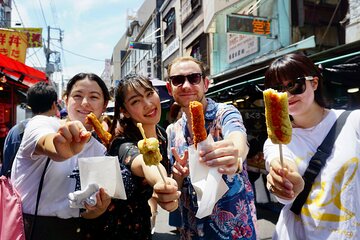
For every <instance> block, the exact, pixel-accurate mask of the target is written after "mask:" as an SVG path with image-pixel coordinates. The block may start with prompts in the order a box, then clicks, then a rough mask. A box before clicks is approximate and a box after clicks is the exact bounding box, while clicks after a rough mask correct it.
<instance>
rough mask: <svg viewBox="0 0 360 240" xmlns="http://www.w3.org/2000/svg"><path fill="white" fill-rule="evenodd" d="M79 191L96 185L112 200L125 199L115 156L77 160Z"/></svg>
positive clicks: (118, 165)
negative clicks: (90, 185)
mask: <svg viewBox="0 0 360 240" xmlns="http://www.w3.org/2000/svg"><path fill="white" fill-rule="evenodd" d="M79 171H80V182H81V189H85V188H86V187H87V186H88V185H89V184H92V183H96V184H98V185H99V187H101V188H104V189H105V191H106V193H107V194H108V195H110V196H111V197H113V198H118V199H124V200H125V199H126V193H125V187H124V182H123V179H122V175H121V171H120V164H119V161H118V157H117V156H116V157H115V156H101V157H87V158H79Z"/></svg>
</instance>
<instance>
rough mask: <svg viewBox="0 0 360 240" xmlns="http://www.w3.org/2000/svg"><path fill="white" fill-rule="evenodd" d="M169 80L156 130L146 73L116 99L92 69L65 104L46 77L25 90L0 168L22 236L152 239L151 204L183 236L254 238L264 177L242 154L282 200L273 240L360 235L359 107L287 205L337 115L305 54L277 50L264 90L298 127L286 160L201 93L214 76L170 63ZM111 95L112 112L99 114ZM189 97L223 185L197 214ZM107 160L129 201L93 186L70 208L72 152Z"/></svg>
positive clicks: (69, 90) (69, 89)
mask: <svg viewBox="0 0 360 240" xmlns="http://www.w3.org/2000/svg"><path fill="white" fill-rule="evenodd" d="M167 75H168V77H167V79H166V88H167V90H168V92H169V94H170V96H171V97H172V98H173V104H172V105H171V107H170V109H169V118H168V119H166V120H167V124H166V126H164V125H162V126H161V111H162V108H161V104H160V97H159V94H158V91H157V89H156V88H155V87H154V86H153V84H152V82H151V80H150V79H149V78H147V77H145V76H141V75H137V74H132V75H128V76H126V77H124V78H123V79H121V81H120V82H119V85H118V86H117V87H116V91H115V96H114V98H113V99H112V96H110V93H109V91H108V89H107V87H106V85H105V83H104V81H103V80H102V79H101V78H100V77H99V76H97V75H96V74H93V73H79V74H76V75H75V76H74V77H73V78H71V79H70V80H69V82H68V84H67V86H66V89H65V92H64V95H63V101H64V103H65V107H64V109H59V108H58V96H57V94H56V91H55V90H54V88H53V87H52V86H50V85H49V84H47V83H44V82H40V83H37V84H35V85H34V86H32V87H30V88H29V90H28V92H27V104H28V105H29V106H30V107H31V111H32V113H33V116H32V117H31V118H29V119H26V120H24V121H21V122H20V123H18V124H17V125H15V126H14V127H13V128H12V129H11V130H10V131H9V134H8V135H7V137H6V140H5V143H4V153H3V162H2V168H1V175H7V176H10V175H11V180H12V182H13V184H14V186H15V188H16V189H17V191H18V192H19V195H20V197H21V201H22V206H23V218H24V228H25V233H26V238H27V239H120V238H121V239H122V238H124V239H152V235H153V233H154V229H155V226H154V224H155V219H156V215H157V207H158V205H159V206H160V207H162V208H163V209H165V210H166V211H168V212H169V213H170V214H169V225H170V226H174V227H176V229H177V231H178V233H179V238H180V239H184V240H186V239H194V240H196V239H198V240H205V239H258V238H259V235H258V234H259V228H261V226H258V224H257V212H256V207H255V202H256V198H255V189H254V182H255V180H256V179H257V178H258V177H259V174H253V173H252V174H248V171H247V170H248V167H247V161H246V159H252V158H256V159H257V160H259V159H260V161H263V162H264V163H265V164H264V165H265V166H266V170H267V171H268V174H267V183H266V186H267V189H268V191H269V192H271V193H272V194H273V195H274V196H276V199H277V201H279V202H280V203H282V204H283V205H284V207H283V208H282V211H281V213H280V216H279V220H278V223H277V225H276V230H275V232H274V235H273V239H289V240H290V239H291V240H297V239H299V240H300V239H358V238H359V237H360V229H359V228H360V227H359V222H360V215H359V214H358V213H357V212H358V211H359V210H358V209H360V206H359V205H360V203H359V201H358V199H359V197H360V190H359V188H358V187H357V183H358V182H360V179H359V178H360V175H359V174H358V172H359V171H358V165H359V157H360V152H359V149H360V124H359V123H360V111H359V110H354V111H352V112H351V113H350V115H349V117H348V119H347V120H346V122H345V124H344V127H343V130H342V132H340V134H339V136H338V137H337V139H335V144H334V146H333V147H332V148H331V154H330V157H329V158H328V159H327V162H326V164H324V166H323V168H322V169H320V170H319V174H318V175H316V176H315V181H314V183H313V185H312V186H311V185H310V191H309V196H308V198H307V201H306V202H305V204H304V205H303V206H302V207H301V206H300V210H301V211H300V213H295V212H293V211H292V210H291V209H292V205H293V204H295V203H294V202H295V200H296V199H297V197H298V195H300V194H301V193H302V192H303V191H304V188H306V187H308V188H309V186H306V182H305V181H306V179H305V180H304V178H303V175H304V173H305V171H306V168H307V167H308V165H309V161H310V159H311V158H312V156H313V155H314V154H315V153H316V151H317V148H318V146H320V144H321V143H322V141H323V140H324V138H325V136H326V135H327V133H328V132H329V130H330V128H331V126H332V125H333V123H334V122H336V120H337V119H338V117H339V116H340V115H341V113H342V112H343V110H335V109H329V108H327V106H326V103H325V101H324V100H323V96H322V74H321V72H320V70H319V69H318V68H317V67H316V66H315V65H314V64H313V63H312V62H311V60H310V59H309V58H307V57H306V56H305V55H304V54H302V53H293V54H287V55H284V56H282V57H279V58H278V59H275V60H274V61H273V62H272V64H271V65H270V67H269V69H268V70H267V71H266V74H265V88H273V89H276V90H278V91H281V92H286V93H287V95H288V103H289V106H288V107H289V114H290V116H291V124H292V128H293V130H292V131H293V133H292V140H291V142H290V143H289V144H287V145H284V147H283V151H282V154H283V157H284V160H283V165H282V164H281V161H280V154H279V150H278V146H277V145H276V144H273V143H272V142H271V141H270V140H269V139H267V140H266V142H265V143H264V141H265V139H261V140H259V139H257V140H256V139H250V138H249V136H248V135H247V129H246V128H245V126H244V123H243V118H242V115H241V109H240V111H239V109H237V108H235V107H234V106H232V105H226V104H224V103H217V102H215V101H214V100H212V99H211V98H207V97H206V92H207V91H208V88H209V84H210V81H209V79H208V77H207V75H206V71H205V66H204V65H203V63H202V62H200V61H198V60H196V59H194V58H192V57H179V58H176V59H175V60H173V61H172V63H170V64H169V66H167ZM110 100H113V101H114V102H115V107H114V113H113V115H111V116H109V115H104V112H105V111H106V107H107V105H108V102H109V101H110ZM191 101H198V102H200V103H201V104H202V105H203V108H204V113H203V114H204V116H205V128H206V132H207V134H208V135H211V137H212V138H213V140H214V142H213V143H209V144H207V145H205V148H204V149H202V151H201V152H200V153H199V154H200V158H199V161H200V162H201V163H202V164H204V165H206V166H208V167H209V168H214V169H216V170H217V171H218V173H220V174H221V177H222V179H223V180H224V182H225V184H226V186H227V187H228V189H229V190H228V191H227V192H226V193H225V194H224V195H223V196H222V197H220V199H219V200H218V201H217V202H216V204H215V206H214V208H213V210H212V212H211V214H210V215H208V216H206V217H203V218H197V217H196V213H197V210H198V208H199V206H198V196H197V195H196V191H195V187H194V186H193V184H192V179H191V177H190V168H189V151H188V149H189V147H190V146H191V145H193V144H194V140H193V135H194V132H193V129H192V126H191V121H190V120H191V114H190V108H189V103H190V102H191ZM91 112H92V113H94V114H95V115H96V117H97V118H98V119H100V120H101V124H102V126H103V128H104V129H105V130H106V131H108V132H110V133H111V134H112V138H111V143H110V144H109V145H106V146H105V145H104V144H103V143H102V142H101V141H100V140H99V138H98V137H97V136H96V134H95V133H94V129H93V126H92V125H90V124H89V122H88V121H87V120H86V118H87V115H88V114H89V113H91ZM137 123H141V124H142V126H143V129H144V134H145V135H146V137H147V138H155V139H157V140H158V142H159V150H160V153H161V155H162V161H161V164H159V165H158V166H155V165H152V166H149V165H147V164H146V163H145V161H144V158H143V155H142V154H141V153H140V150H139V148H138V145H137V143H138V142H139V141H140V140H142V139H143V137H144V136H143V134H142V132H141V130H140V129H139V128H138V127H137ZM344 143H346V146H345V145H344ZM249 147H250V150H249ZM107 155H109V156H117V157H118V160H119V166H120V172H121V174H122V180H123V182H124V187H125V192H126V196H127V199H126V200H120V199H114V198H111V197H110V196H109V195H108V193H107V191H106V189H103V188H100V189H99V191H98V192H97V193H96V195H95V198H96V204H95V205H89V204H85V205H84V208H83V209H81V208H80V209H79V208H70V206H69V199H68V194H69V193H71V192H74V191H76V190H80V182H79V180H80V177H79V173H78V172H79V166H78V159H79V158H82V157H94V156H107ZM159 171H160V172H161V174H160V173H159ZM70 176H75V177H70ZM162 176H165V178H163V177H162ZM42 180H43V181H42ZM43 196H46V197H43Z"/></svg>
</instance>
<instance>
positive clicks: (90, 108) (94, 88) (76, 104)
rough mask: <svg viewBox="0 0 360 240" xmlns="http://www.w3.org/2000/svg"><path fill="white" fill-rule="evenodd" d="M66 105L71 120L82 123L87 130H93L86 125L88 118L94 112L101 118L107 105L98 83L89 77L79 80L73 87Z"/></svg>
mask: <svg viewBox="0 0 360 240" xmlns="http://www.w3.org/2000/svg"><path fill="white" fill-rule="evenodd" d="M65 103H66V108H67V111H68V117H69V119H70V120H71V121H74V120H78V121H81V122H82V123H83V124H84V126H85V127H86V129H87V130H91V128H92V127H91V125H89V124H85V119H86V116H87V115H88V114H89V113H90V112H93V113H94V114H95V115H96V117H97V118H99V117H100V116H101V114H102V113H103V112H104V111H105V109H106V105H107V101H105V98H104V94H103V91H102V89H101V88H100V86H99V85H98V84H97V82H96V81H92V80H89V79H88V78H87V77H86V78H84V79H82V80H78V81H77V82H76V83H75V84H74V85H73V86H72V88H71V91H70V92H69V93H68V95H67V97H66V100H65Z"/></svg>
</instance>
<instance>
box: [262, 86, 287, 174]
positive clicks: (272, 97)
mask: <svg viewBox="0 0 360 240" xmlns="http://www.w3.org/2000/svg"><path fill="white" fill-rule="evenodd" d="M263 95H264V102H265V119H266V126H267V133H268V136H269V138H270V140H271V141H272V143H274V144H279V152H280V163H281V166H282V167H283V166H284V163H283V162H284V160H283V153H282V144H288V143H289V142H290V141H291V134H292V127H291V122H290V117H289V111H288V97H287V93H286V92H284V93H279V92H277V91H276V90H274V89H271V88H269V89H267V90H265V91H264V92H263Z"/></svg>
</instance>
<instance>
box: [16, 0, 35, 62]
mask: <svg viewBox="0 0 360 240" xmlns="http://www.w3.org/2000/svg"><path fill="white" fill-rule="evenodd" d="M13 3H14V6H15V10H16V12H17V14H18V16H19V19H20V22H21V25H22V26H23V27H24V28H26V27H25V23H24V21H23V20H22V18H21V14H20V12H19V9H18V8H17V5H16V2H15V0H13ZM20 37H21V39H22V40H23V41H25V42H26V41H28V39H27V40H26V39H23V38H22V36H21V35H20ZM36 53H37V51H35V50H34V53H33V54H32V55H30V56H28V57H26V59H29V61H30V62H31V64H33V66H36V64H35V63H34V62H33V61H32V59H30V57H31V56H33V55H34V54H35V57H36V59H37V61H38V63H39V66H41V61H40V59H39V57H38V55H37V54H36Z"/></svg>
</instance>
